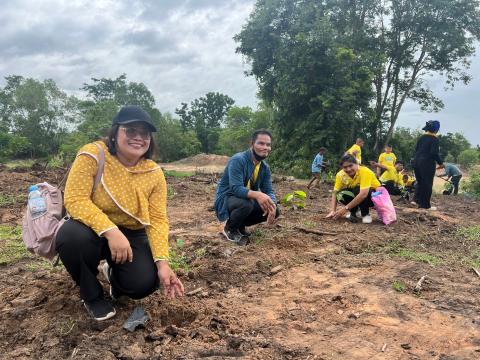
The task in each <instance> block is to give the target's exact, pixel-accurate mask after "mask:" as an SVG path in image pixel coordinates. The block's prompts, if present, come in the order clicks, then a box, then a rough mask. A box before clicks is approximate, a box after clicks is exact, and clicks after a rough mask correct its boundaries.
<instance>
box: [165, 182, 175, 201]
mask: <svg viewBox="0 0 480 360" xmlns="http://www.w3.org/2000/svg"><path fill="white" fill-rule="evenodd" d="M174 196H175V189H174V188H173V186H172V185H167V199H173V197H174Z"/></svg>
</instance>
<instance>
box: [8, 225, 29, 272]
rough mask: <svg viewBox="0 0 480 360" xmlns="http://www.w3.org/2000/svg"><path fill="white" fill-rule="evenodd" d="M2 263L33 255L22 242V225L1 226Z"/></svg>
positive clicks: (9, 262)
mask: <svg viewBox="0 0 480 360" xmlns="http://www.w3.org/2000/svg"><path fill="white" fill-rule="evenodd" d="M0 240H2V241H1V242H0V265H7V264H11V263H14V262H16V261H18V260H21V259H24V258H28V257H31V256H32V255H31V254H30V252H29V251H28V250H27V248H26V247H25V245H24V244H23V242H22V228H21V227H20V226H6V225H1V226H0Z"/></svg>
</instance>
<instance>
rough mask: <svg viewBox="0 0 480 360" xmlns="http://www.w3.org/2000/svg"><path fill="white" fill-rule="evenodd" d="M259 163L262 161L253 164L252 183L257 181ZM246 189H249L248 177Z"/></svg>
mask: <svg viewBox="0 0 480 360" xmlns="http://www.w3.org/2000/svg"><path fill="white" fill-rule="evenodd" d="M261 164H262V163H261V162H259V163H258V164H257V165H255V169H253V183H256V182H257V178H258V173H259V172H260V165H261ZM247 189H250V179H248V182H247Z"/></svg>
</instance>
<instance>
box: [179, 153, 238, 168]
mask: <svg viewBox="0 0 480 360" xmlns="http://www.w3.org/2000/svg"><path fill="white" fill-rule="evenodd" d="M228 159H230V158H229V157H228V156H225V155H215V154H204V153H201V154H197V155H194V156H190V157H188V158H185V159H181V160H178V161H175V162H173V163H170V164H171V165H186V166H212V165H215V166H225V165H227V162H228Z"/></svg>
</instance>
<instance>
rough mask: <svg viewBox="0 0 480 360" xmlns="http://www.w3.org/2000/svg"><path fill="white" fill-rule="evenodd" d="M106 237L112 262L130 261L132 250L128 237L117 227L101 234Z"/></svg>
mask: <svg viewBox="0 0 480 360" xmlns="http://www.w3.org/2000/svg"><path fill="white" fill-rule="evenodd" d="M103 236H105V237H106V238H107V242H108V247H109V248H110V253H111V254H112V260H113V262H114V263H117V264H123V263H125V262H126V261H128V262H132V260H133V252H132V248H131V247H130V243H129V242H128V239H127V238H126V237H125V235H123V233H122V232H121V231H120V230H119V229H111V230H108V231H107V232H105V233H104V234H103Z"/></svg>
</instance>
